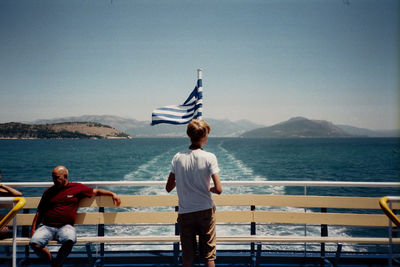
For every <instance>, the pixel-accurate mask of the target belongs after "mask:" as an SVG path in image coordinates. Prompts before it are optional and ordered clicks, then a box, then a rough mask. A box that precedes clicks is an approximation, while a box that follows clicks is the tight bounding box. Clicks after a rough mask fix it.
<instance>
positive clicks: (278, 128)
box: [30, 115, 400, 138]
mask: <svg viewBox="0 0 400 267" xmlns="http://www.w3.org/2000/svg"><path fill="white" fill-rule="evenodd" d="M205 120H206V121H208V122H209V123H210V126H211V135H210V136H211V137H271V138H311V137H323V138H329V137H400V130H386V131H383V130H381V131H374V130H369V129H363V128H357V127H353V126H348V125H335V124H333V123H331V122H328V121H324V120H310V119H307V118H304V117H295V118H292V119H290V120H288V121H285V122H281V123H278V124H275V125H272V126H269V127H265V126H264V125H260V124H256V123H253V122H251V121H248V120H241V121H230V120H217V119H211V118H205ZM87 121H91V122H97V123H101V124H104V125H110V126H111V127H113V128H115V129H118V130H120V131H122V132H124V133H126V134H129V135H130V136H132V137H186V125H169V124H158V125H155V126H151V125H150V121H138V120H135V119H129V118H123V117H119V116H110V115H101V116H100V115H84V116H78V117H65V118H56V119H50V120H36V121H33V122H30V124H51V123H61V122H87Z"/></svg>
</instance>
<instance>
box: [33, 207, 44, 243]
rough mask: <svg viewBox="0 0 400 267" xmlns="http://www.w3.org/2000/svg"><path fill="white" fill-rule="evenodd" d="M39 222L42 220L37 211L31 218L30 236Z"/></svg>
mask: <svg viewBox="0 0 400 267" xmlns="http://www.w3.org/2000/svg"><path fill="white" fill-rule="evenodd" d="M41 222H42V216H40V213H39V212H36V214H35V218H33V221H32V227H31V237H32V236H33V234H34V233H35V231H36V226H37V225H38V224H40V223H41Z"/></svg>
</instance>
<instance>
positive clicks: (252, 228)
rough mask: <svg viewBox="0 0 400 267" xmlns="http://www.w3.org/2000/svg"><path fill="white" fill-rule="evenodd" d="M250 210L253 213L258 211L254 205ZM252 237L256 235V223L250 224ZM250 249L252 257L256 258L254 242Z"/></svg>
mask: <svg viewBox="0 0 400 267" xmlns="http://www.w3.org/2000/svg"><path fill="white" fill-rule="evenodd" d="M250 210H251V211H255V210H256V206H254V205H252V206H250ZM250 235H256V223H255V222H251V223H250ZM250 249H251V257H252V258H253V257H254V251H255V244H254V242H253V243H251V244H250Z"/></svg>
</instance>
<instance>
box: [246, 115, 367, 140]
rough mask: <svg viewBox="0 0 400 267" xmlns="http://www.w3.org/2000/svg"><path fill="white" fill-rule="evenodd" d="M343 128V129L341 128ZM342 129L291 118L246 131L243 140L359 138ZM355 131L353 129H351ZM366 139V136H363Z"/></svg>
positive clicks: (322, 121)
mask: <svg viewBox="0 0 400 267" xmlns="http://www.w3.org/2000/svg"><path fill="white" fill-rule="evenodd" d="M343 128H345V127H343ZM343 128H341V127H338V126H336V125H334V124H333V123H331V122H328V121H324V120H309V119H307V118H304V117H295V118H291V119H290V120H288V121H285V122H281V123H278V124H275V125H272V126H269V127H263V128H258V129H254V130H251V131H248V132H246V133H244V134H242V135H241V137H245V138H337V137H353V136H361V135H358V134H354V132H353V133H349V132H347V131H345V130H344V129H343ZM352 128H353V129H355V127H352ZM363 136H364V137H366V136H367V135H363Z"/></svg>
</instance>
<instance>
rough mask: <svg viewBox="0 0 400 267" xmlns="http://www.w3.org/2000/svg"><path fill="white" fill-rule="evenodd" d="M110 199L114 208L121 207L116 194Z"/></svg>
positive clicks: (119, 199)
mask: <svg viewBox="0 0 400 267" xmlns="http://www.w3.org/2000/svg"><path fill="white" fill-rule="evenodd" d="M112 199H113V201H114V205H115V206H117V207H119V205H121V198H120V197H119V196H118V195H117V194H113V195H112Z"/></svg>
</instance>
